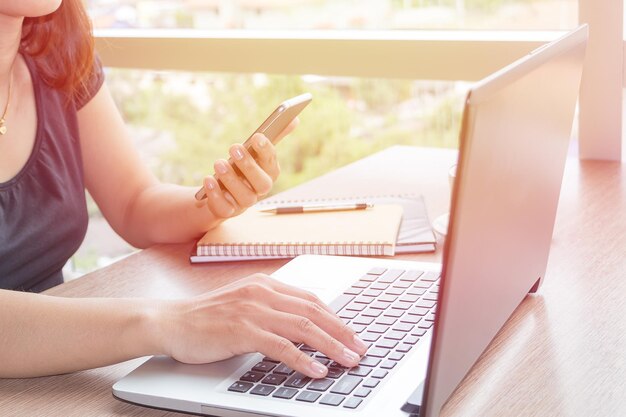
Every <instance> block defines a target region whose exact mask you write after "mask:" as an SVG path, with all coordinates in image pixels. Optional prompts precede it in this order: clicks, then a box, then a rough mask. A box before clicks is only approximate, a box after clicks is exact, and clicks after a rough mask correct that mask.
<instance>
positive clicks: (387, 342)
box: [376, 339, 398, 349]
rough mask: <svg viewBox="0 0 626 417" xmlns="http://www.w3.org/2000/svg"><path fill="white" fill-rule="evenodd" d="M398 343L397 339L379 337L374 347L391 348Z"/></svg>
mask: <svg viewBox="0 0 626 417" xmlns="http://www.w3.org/2000/svg"><path fill="white" fill-rule="evenodd" d="M397 345H398V341H397V340H391V339H381V340H379V341H378V342H376V347H380V348H385V349H393V348H395V347H396V346H397Z"/></svg>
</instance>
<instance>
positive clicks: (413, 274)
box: [400, 269, 424, 281]
mask: <svg viewBox="0 0 626 417" xmlns="http://www.w3.org/2000/svg"><path fill="white" fill-rule="evenodd" d="M422 274H424V271H418V270H417V269H410V270H408V271H404V274H402V276H401V277H400V281H415V280H416V279H418V278H419V277H420V276H421V275H422Z"/></svg>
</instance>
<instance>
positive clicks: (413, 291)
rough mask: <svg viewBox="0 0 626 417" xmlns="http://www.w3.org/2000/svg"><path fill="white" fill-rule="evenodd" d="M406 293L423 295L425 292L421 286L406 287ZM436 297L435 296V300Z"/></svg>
mask: <svg viewBox="0 0 626 417" xmlns="http://www.w3.org/2000/svg"><path fill="white" fill-rule="evenodd" d="M406 293H407V294H408V295H418V296H419V295H424V294H425V293H426V290H424V289H422V288H408V289H407V290H406ZM436 299H437V298H435V300H436Z"/></svg>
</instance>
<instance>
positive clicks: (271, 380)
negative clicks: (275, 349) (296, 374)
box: [261, 374, 287, 385]
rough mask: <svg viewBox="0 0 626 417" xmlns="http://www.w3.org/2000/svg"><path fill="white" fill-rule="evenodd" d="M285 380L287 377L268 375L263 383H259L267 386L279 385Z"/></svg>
mask: <svg viewBox="0 0 626 417" xmlns="http://www.w3.org/2000/svg"><path fill="white" fill-rule="evenodd" d="M286 379H287V377H286V376H285V375H278V374H269V375H268V376H266V377H265V378H264V379H263V381H261V383H263V384H268V385H280V384H282V383H283V382H285V380H286Z"/></svg>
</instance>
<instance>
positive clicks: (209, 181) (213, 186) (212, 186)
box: [206, 180, 215, 190]
mask: <svg viewBox="0 0 626 417" xmlns="http://www.w3.org/2000/svg"><path fill="white" fill-rule="evenodd" d="M206 187H207V188H208V189H209V190H215V184H214V183H213V181H211V180H207V181H206Z"/></svg>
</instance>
